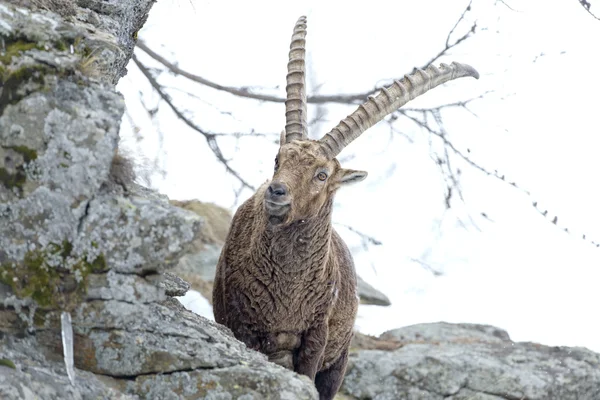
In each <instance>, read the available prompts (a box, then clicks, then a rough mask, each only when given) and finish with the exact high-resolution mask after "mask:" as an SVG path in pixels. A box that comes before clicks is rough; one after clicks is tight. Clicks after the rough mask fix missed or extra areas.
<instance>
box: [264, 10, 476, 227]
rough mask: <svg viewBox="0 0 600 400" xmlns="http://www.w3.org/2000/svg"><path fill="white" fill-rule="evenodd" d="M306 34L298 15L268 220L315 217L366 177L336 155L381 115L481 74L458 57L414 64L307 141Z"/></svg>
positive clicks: (269, 190)
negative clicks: (438, 88)
mask: <svg viewBox="0 0 600 400" xmlns="http://www.w3.org/2000/svg"><path fill="white" fill-rule="evenodd" d="M305 38H306V17H300V18H299V19H298V22H296V26H295V27H294V33H293V35H292V43H291V45H290V55H289V62H288V74H287V86H286V92H287V100H286V102H285V109H286V110H285V117H286V124H285V130H284V131H283V132H282V133H281V139H280V148H279V154H278V155H277V157H276V158H275V173H274V175H273V179H272V181H271V182H270V185H269V186H268V187H267V189H266V191H265V202H264V203H265V211H266V213H267V216H268V217H269V221H270V222H271V223H272V224H280V223H289V222H292V221H296V220H299V219H305V218H310V217H311V216H316V215H318V213H319V211H320V210H321V209H322V208H323V206H324V205H325V204H326V203H327V202H328V200H330V199H331V198H332V197H333V193H334V192H335V191H336V190H337V189H338V188H339V187H340V186H342V185H344V184H347V183H353V182H359V181H361V180H363V179H365V178H366V176H367V173H366V172H365V171H355V170H348V169H343V168H341V166H340V163H339V161H338V160H337V159H336V158H335V157H336V156H337V155H338V154H339V153H340V152H341V151H342V150H343V149H344V148H345V147H346V146H347V145H348V144H349V143H350V142H352V141H353V140H354V139H356V138H357V137H359V136H360V135H361V134H362V133H363V132H364V131H366V130H367V129H369V128H370V127H371V126H373V125H375V124H376V123H377V122H379V121H381V120H382V119H383V118H384V117H385V116H387V115H388V114H390V113H392V112H394V111H395V110H397V109H398V108H400V107H402V106H403V105H404V104H406V103H408V102H409V101H410V100H412V99H414V98H416V97H418V96H420V95H421V94H423V93H425V92H427V91H428V90H430V89H432V88H434V87H436V86H438V85H441V84H442V83H444V82H447V81H450V80H453V79H456V78H461V77H465V76H471V77H474V78H479V74H478V73H477V71H476V70H475V69H474V68H473V67H471V66H469V65H466V64H459V63H456V62H453V63H452V64H451V65H447V64H441V66H440V67H439V68H438V67H436V66H434V65H429V66H428V67H427V68H426V69H425V70H421V69H415V70H414V71H413V73H412V74H410V75H405V76H404V78H402V79H401V80H400V81H395V82H394V83H393V84H392V85H391V86H389V87H387V88H383V89H382V90H381V92H379V94H377V96H370V97H369V99H368V100H367V102H365V103H364V104H362V105H360V106H359V107H358V109H357V110H356V111H354V112H353V113H352V114H350V115H349V116H348V117H346V118H345V119H343V120H342V121H341V122H340V123H339V124H338V125H337V126H336V127H335V128H333V129H332V130H331V131H330V132H329V133H327V134H326V135H325V136H324V137H323V138H321V139H320V140H310V139H308V132H307V130H308V129H307V123H306V121H307V119H306V89H305V87H306V85H305V62H304V59H305V53H306V50H305Z"/></svg>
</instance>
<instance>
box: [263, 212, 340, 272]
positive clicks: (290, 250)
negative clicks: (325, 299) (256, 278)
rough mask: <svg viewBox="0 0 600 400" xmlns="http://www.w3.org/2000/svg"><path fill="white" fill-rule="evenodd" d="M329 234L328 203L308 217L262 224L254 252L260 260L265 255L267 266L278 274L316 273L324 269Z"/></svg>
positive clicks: (328, 249) (329, 239)
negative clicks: (273, 223)
mask: <svg viewBox="0 0 600 400" xmlns="http://www.w3.org/2000/svg"><path fill="white" fill-rule="evenodd" d="M331 231H332V227H331V204H326V205H325V206H324V207H323V209H322V210H321V212H320V213H319V214H318V215H317V216H315V217H312V218H307V219H304V220H298V221H294V222H292V223H290V224H285V225H275V226H273V225H270V224H268V223H267V222H266V221H265V225H264V229H263V232H262V234H261V235H260V239H259V241H260V243H257V247H256V248H255V251H259V252H260V253H262V254H263V257H264V254H268V255H269V258H270V259H271V261H272V263H271V265H270V266H269V267H272V268H277V269H278V270H279V271H282V272H290V273H294V275H295V274H297V273H302V272H311V271H312V272H316V271H319V270H322V269H323V268H324V266H325V264H326V261H327V258H328V256H329V251H330V245H331V244H330V241H331ZM264 272H267V271H264ZM271 273H272V271H271Z"/></svg>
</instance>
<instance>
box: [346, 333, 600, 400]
mask: <svg viewBox="0 0 600 400" xmlns="http://www.w3.org/2000/svg"><path fill="white" fill-rule="evenodd" d="M355 343H356V344H357V345H359V346H361V347H364V348H367V349H356V348H355V351H354V352H353V353H352V355H351V356H350V361H349V366H348V371H347V373H346V379H345V380H344V384H343V387H342V389H341V392H342V394H343V396H340V397H341V398H343V399H373V400H392V399H421V400H441V399H452V400H516V399H527V400H576V399H577V400H594V399H600V355H599V354H596V353H593V352H591V351H589V350H587V349H583V348H568V347H549V346H543V345H539V344H536V343H515V342H513V341H511V340H510V338H509V336H508V334H507V333H506V332H505V331H503V330H501V329H498V328H494V327H492V326H487V325H474V324H447V323H435V324H420V325H414V326H409V327H405V328H401V329H396V330H393V331H389V332H386V333H384V334H383V335H381V337H380V338H370V339H369V338H364V337H362V338H359V339H358V340H356V341H355Z"/></svg>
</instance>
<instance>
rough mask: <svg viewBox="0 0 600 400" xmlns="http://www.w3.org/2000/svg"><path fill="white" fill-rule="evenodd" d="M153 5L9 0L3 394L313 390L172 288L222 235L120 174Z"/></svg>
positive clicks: (1, 128) (4, 92)
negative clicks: (122, 141)
mask: <svg viewBox="0 0 600 400" xmlns="http://www.w3.org/2000/svg"><path fill="white" fill-rule="evenodd" d="M152 3H153V1H152V0H128V1H123V0H118V1H117V0H102V1H100V0H78V1H76V2H66V1H64V0H31V1H29V0H19V1H11V2H6V1H0V39H1V41H0V398H1V399H8V400H12V399H33V398H42V399H97V398H102V399H130V398H131V399H145V398H148V399H156V398H161V399H162V398H164V399H199V398H214V399H232V398H245V399H262V398H273V399H279V398H281V399H292V398H294V399H295V398H299V399H314V398H316V397H317V393H316V390H315V388H314V386H313V384H312V383H311V382H310V381H308V380H307V379H305V378H302V377H300V376H298V375H296V374H295V373H293V372H291V371H288V370H285V369H283V368H281V367H278V366H276V365H274V364H270V363H268V362H267V361H266V357H265V356H263V355H261V354H259V353H256V352H254V351H249V350H248V349H247V348H246V347H245V345H243V344H242V343H240V342H238V341H237V340H235V339H234V338H233V336H232V335H231V333H230V332H229V331H228V330H227V329H226V328H223V327H221V326H218V325H217V324H215V323H213V322H211V321H208V320H206V319H204V318H202V317H200V316H197V315H195V314H193V313H191V312H189V311H187V310H185V309H184V308H183V307H182V306H181V305H180V304H179V303H178V302H177V301H176V300H174V299H172V298H170V297H169V296H168V295H177V294H182V293H185V291H186V290H187V286H186V285H185V282H183V281H180V280H178V279H177V278H176V277H174V276H172V275H167V276H166V279H165V275H163V273H164V272H165V271H166V270H167V269H169V268H171V267H173V266H174V265H176V264H177V263H178V262H179V259H180V257H181V256H182V255H183V254H185V253H186V252H187V251H188V250H189V248H190V247H191V246H193V245H194V243H193V241H194V239H195V238H197V237H207V236H210V235H213V234H214V232H211V231H210V230H209V228H210V227H209V226H207V224H206V223H205V221H206V219H205V218H204V219H203V218H201V217H199V216H198V215H196V214H194V213H191V212H189V211H186V210H184V209H181V208H178V207H174V206H172V205H171V204H169V202H168V199H166V198H165V196H161V195H158V194H156V193H153V192H151V191H149V190H148V189H145V188H142V187H139V186H137V185H136V184H135V183H132V182H126V181H127V179H125V180H123V179H121V180H117V181H114V179H113V178H114V176H113V174H112V172H111V169H114V164H115V163H114V158H115V155H116V150H117V143H118V129H119V125H120V121H121V117H122V114H123V108H124V105H123V101H122V98H121V96H120V95H118V94H117V93H116V92H115V91H114V87H113V84H114V83H115V82H116V81H117V80H118V78H119V77H120V76H121V75H123V73H124V71H125V65H126V63H127V61H128V59H129V57H130V56H131V52H132V50H133V46H134V42H135V37H136V35H137V30H138V29H139V28H140V27H141V25H142V24H143V22H144V21H145V19H146V15H147V13H148V11H149V9H150V6H151V4H152ZM16 4H21V5H23V6H27V7H31V8H30V9H28V8H19V7H17V6H16ZM34 8H35V9H34ZM52 10H55V11H58V12H59V13H60V15H58V14H54V13H53V12H51V11H52ZM62 311H67V312H69V313H70V314H71V317H72V325H73V333H74V355H75V356H74V358H75V367H76V378H75V386H71V385H70V384H69V380H68V377H67V374H66V370H65V364H64V362H63V359H62V354H63V351H62V340H61V331H60V314H61V312H62ZM267 378H268V379H267Z"/></svg>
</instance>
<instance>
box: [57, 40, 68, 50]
mask: <svg viewBox="0 0 600 400" xmlns="http://www.w3.org/2000/svg"><path fill="white" fill-rule="evenodd" d="M54 48H55V49H56V50H58V51H67V50H68V49H69V45H68V44H67V42H65V41H64V40H57V41H56V42H54Z"/></svg>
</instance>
